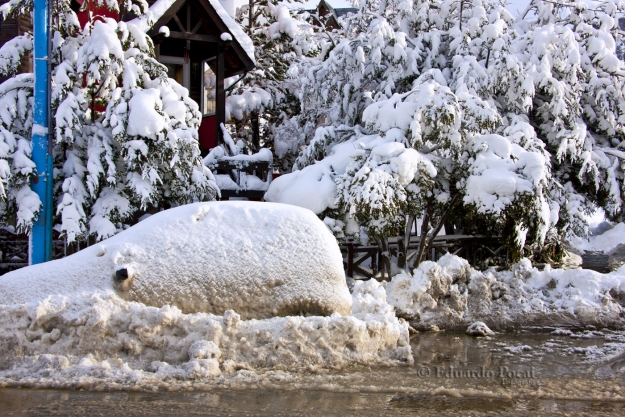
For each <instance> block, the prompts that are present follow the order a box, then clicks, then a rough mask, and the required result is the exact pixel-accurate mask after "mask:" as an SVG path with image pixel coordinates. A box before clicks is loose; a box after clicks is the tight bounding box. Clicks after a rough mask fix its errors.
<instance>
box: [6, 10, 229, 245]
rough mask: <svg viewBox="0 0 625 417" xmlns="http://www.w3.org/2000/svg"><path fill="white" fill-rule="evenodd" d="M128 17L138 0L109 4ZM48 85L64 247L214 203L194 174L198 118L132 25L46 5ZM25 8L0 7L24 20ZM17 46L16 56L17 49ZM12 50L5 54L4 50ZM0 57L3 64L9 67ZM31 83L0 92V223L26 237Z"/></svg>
mask: <svg viewBox="0 0 625 417" xmlns="http://www.w3.org/2000/svg"><path fill="white" fill-rule="evenodd" d="M106 5H107V6H108V7H109V9H113V10H117V11H119V10H120V9H121V10H122V11H124V12H127V13H133V14H134V15H135V16H141V15H143V14H144V13H145V12H146V11H147V3H145V2H144V1H143V0H140V1H136V2H135V1H132V2H130V1H121V2H117V1H107V3H106ZM53 8H54V9H53V10H52V13H51V15H52V16H53V20H52V31H51V36H52V40H53V45H52V51H53V55H52V57H51V58H52V62H51V68H52V70H51V77H52V80H53V89H52V92H51V98H52V103H51V105H52V116H53V120H52V121H51V123H52V127H53V132H54V134H53V140H54V149H53V152H54V155H53V156H54V167H55V168H54V182H55V189H54V192H55V205H56V216H57V218H56V220H55V223H56V226H55V228H56V229H57V230H58V231H60V232H61V233H62V234H63V235H64V236H65V237H66V238H67V240H68V241H70V242H71V241H74V240H76V239H84V238H85V237H87V236H89V235H95V236H96V237H97V238H98V239H102V238H106V237H108V236H111V235H113V234H115V233H116V232H117V231H118V230H120V228H121V227H122V225H124V224H129V223H132V222H133V221H134V220H133V219H134V217H135V216H137V214H138V213H141V212H145V211H147V210H149V209H154V208H163V207H168V206H171V205H179V204H185V203H188V202H192V201H197V200H211V199H214V198H215V195H216V193H217V192H218V189H217V187H216V185H215V183H214V180H213V177H212V174H211V173H210V171H209V170H208V169H207V168H206V167H204V166H203V165H202V162H201V159H200V152H199V148H198V143H197V129H198V126H199V121H200V114H199V111H198V106H197V104H196V103H195V102H194V101H192V100H191V99H190V98H189V96H188V91H187V90H186V89H184V88H183V87H181V86H180V85H178V84H177V83H176V82H175V81H174V80H172V79H169V78H167V72H166V68H165V67H164V66H163V65H161V64H159V63H158V62H157V61H156V59H155V58H154V46H153V43H152V41H151V39H150V38H149V37H148V36H147V35H146V34H145V33H144V32H142V31H141V30H140V29H139V28H138V27H136V26H134V25H133V24H131V23H125V22H116V21H114V20H112V19H108V18H94V19H93V20H92V21H91V22H89V23H88V24H87V25H86V26H85V27H84V28H80V27H79V26H78V19H77V17H76V14H75V13H74V12H73V11H72V9H71V8H70V4H69V1H68V0H59V1H57V2H54V3H53ZM30 10H32V2H28V1H23V0H14V1H11V2H9V3H7V4H5V5H3V6H2V13H3V14H4V16H10V15H14V14H18V13H27V12H30ZM15 45H18V46H19V47H16V46H15ZM11 48H12V49H11ZM31 49H32V40H31V39H30V35H25V36H24V37H20V38H17V39H16V40H14V41H13V42H10V43H8V44H6V45H5V46H4V47H3V48H2V49H1V50H0V58H4V59H0V68H1V69H3V70H4V74H5V75H11V74H12V72H14V68H15V65H14V61H15V58H14V57H15V53H14V52H15V51H17V52H19V54H20V55H23V54H25V53H29V51H30V50H31ZM6 57H9V58H8V59H7V58H6ZM32 82H33V76H32V74H22V75H18V76H15V77H13V78H10V79H8V80H7V81H6V82H5V83H4V84H2V86H0V106H1V107H0V113H1V114H3V115H6V117H2V120H1V126H0V150H1V151H0V152H2V153H0V167H1V168H3V169H2V170H1V172H0V179H1V183H2V187H3V189H2V191H4V192H3V193H2V195H1V197H2V205H1V206H0V221H1V222H2V223H4V224H15V225H16V226H17V227H18V229H19V230H20V231H23V232H28V231H29V229H30V227H31V225H32V222H33V219H34V218H35V216H36V214H37V212H38V208H39V205H40V202H39V200H38V197H37V196H36V195H34V194H33V193H32V192H29V191H28V190H27V187H28V184H29V182H30V181H31V180H32V177H33V175H36V172H35V167H34V164H33V163H32V161H31V160H30V156H31V143H30V140H31V129H32V112H31V108H32Z"/></svg>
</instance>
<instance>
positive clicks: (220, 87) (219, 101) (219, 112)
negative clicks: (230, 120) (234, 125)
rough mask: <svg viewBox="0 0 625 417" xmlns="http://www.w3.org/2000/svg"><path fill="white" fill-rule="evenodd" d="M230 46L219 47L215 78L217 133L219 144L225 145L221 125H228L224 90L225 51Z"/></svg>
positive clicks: (219, 45) (224, 43) (222, 45)
mask: <svg viewBox="0 0 625 417" xmlns="http://www.w3.org/2000/svg"><path fill="white" fill-rule="evenodd" d="M228 46H229V42H219V44H218V45H217V59H216V67H217V68H215V69H216V71H215V76H216V78H217V80H216V81H217V85H216V87H217V96H216V97H215V106H216V107H217V108H216V109H215V116H216V118H217V123H216V124H215V125H216V126H215V127H216V129H217V131H216V132H215V134H216V136H215V137H216V138H217V144H218V145H220V144H223V143H224V140H223V133H222V131H221V124H222V123H226V90H225V88H224V50H225V49H226V48H227V47H228Z"/></svg>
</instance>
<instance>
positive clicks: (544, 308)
mask: <svg viewBox="0 0 625 417" xmlns="http://www.w3.org/2000/svg"><path fill="white" fill-rule="evenodd" d="M386 290H387V294H388V300H389V303H390V304H392V305H393V306H395V309H396V312H397V314H398V315H399V316H400V317H405V318H407V319H410V320H411V323H412V325H413V326H416V327H418V328H428V327H430V326H433V325H436V326H439V327H441V328H454V329H460V328H465V327H466V326H468V325H470V324H471V323H473V322H475V321H483V322H484V323H485V324H486V325H487V326H489V327H491V328H496V329H500V328H507V327H518V326H528V325H550V324H555V325H597V326H618V327H622V326H623V319H622V317H623V315H625V268H621V269H619V270H618V271H615V272H613V273H610V274H600V273H597V272H594V271H590V270H582V269H580V270H562V269H554V270H551V269H548V268H547V269H546V270H545V271H539V270H537V269H536V268H532V266H531V263H530V261H529V260H527V259H524V260H522V261H520V262H519V263H517V264H516V265H514V266H513V268H512V270H511V271H502V272H496V271H494V270H492V269H491V270H487V271H484V272H479V271H476V270H473V269H471V268H470V266H469V264H468V263H467V261H465V260H464V259H462V258H459V257H457V256H454V255H450V254H447V255H445V256H443V257H442V258H441V259H440V260H439V261H438V262H437V263H434V262H430V261H427V262H423V263H422V264H421V265H419V267H418V268H417V269H415V270H414V275H413V276H410V275H408V274H399V275H397V276H395V277H393V279H392V280H391V282H390V283H388V285H387V287H386Z"/></svg>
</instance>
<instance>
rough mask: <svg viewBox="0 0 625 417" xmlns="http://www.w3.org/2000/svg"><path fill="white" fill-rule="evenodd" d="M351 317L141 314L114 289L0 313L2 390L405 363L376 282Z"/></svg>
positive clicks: (136, 385) (147, 310) (149, 310)
mask: <svg viewBox="0 0 625 417" xmlns="http://www.w3.org/2000/svg"><path fill="white" fill-rule="evenodd" d="M353 297H354V308H353V316H341V315H339V314H334V315H332V316H331V317H319V316H313V317H302V316H292V317H276V318H271V319H265V320H241V318H240V316H239V315H238V314H237V313H235V312H234V311H231V310H230V311H227V312H226V313H225V314H224V315H223V316H214V315H209V314H205V313H194V314H183V313H182V312H181V311H180V310H179V309H178V308H176V307H170V306H164V307H161V308H156V307H147V306H145V305H143V304H140V303H136V302H128V301H124V300H122V299H120V298H119V297H118V296H117V295H116V294H115V293H114V292H113V291H111V290H107V291H101V292H98V293H96V294H93V295H91V296H88V295H81V296H74V297H71V298H70V297H67V296H50V297H48V298H46V299H45V300H43V301H40V302H31V303H25V304H17V305H4V306H0V352H2V355H0V387H2V386H29V387H57V388H61V387H64V388H92V389H129V388H132V389H157V388H161V389H168V388H171V387H176V386H177V387H180V386H181V385H182V386H184V385H185V384H187V383H191V382H192V383H193V384H201V383H202V382H203V381H204V382H208V381H214V380H215V379H216V378H226V379H227V378H244V377H246V375H248V374H249V375H252V376H253V375H256V374H257V372H262V371H263V370H269V369H271V370H273V371H275V370H285V371H306V372H316V371H318V370H322V369H329V368H330V369H337V368H343V367H346V366H349V365H354V364H363V365H385V364H387V365H388V364H401V363H411V362H412V361H413V359H412V355H411V349H410V345H409V337H408V325H407V323H406V322H404V321H403V320H400V319H397V318H396V317H395V314H394V312H393V308H392V307H391V306H390V305H388V304H387V303H386V302H385V299H384V289H383V288H382V287H381V286H380V284H378V283H377V282H376V281H373V280H372V281H369V282H359V283H357V284H356V286H355V288H354V292H353Z"/></svg>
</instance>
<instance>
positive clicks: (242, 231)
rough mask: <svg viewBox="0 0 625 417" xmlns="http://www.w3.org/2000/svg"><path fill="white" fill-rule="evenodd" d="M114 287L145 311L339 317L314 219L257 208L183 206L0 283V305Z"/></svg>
mask: <svg viewBox="0 0 625 417" xmlns="http://www.w3.org/2000/svg"><path fill="white" fill-rule="evenodd" d="M107 289H108V290H113V289H114V290H115V291H117V293H118V294H119V295H120V296H121V297H122V298H124V299H126V300H129V301H130V300H131V301H139V302H142V303H144V304H146V305H152V306H157V307H161V306H165V305H168V304H169V305H175V306H177V307H178V308H180V309H181V310H182V311H183V312H185V313H192V312H199V311H202V312H210V313H214V314H224V312H225V311H226V310H229V309H234V310H236V311H237V312H238V313H239V314H240V315H241V316H242V317H244V318H266V317H271V316H284V315H289V314H300V313H304V314H320V315H329V314H332V313H333V312H338V313H341V314H343V315H346V314H349V313H350V310H351V298H350V296H349V291H348V289H347V285H346V283H345V275H344V272H343V259H342V257H341V252H340V250H339V247H338V245H337V243H336V240H335V239H334V237H333V236H332V234H331V233H330V232H329V231H328V230H327V228H326V227H325V225H324V224H323V222H321V221H320V220H319V219H318V218H317V217H316V216H315V215H314V214H313V213H311V212H310V211H308V210H303V209H300V208H297V207H292V206H286V205H279V204H270V203H253V202H243V201H241V202H209V203H196V204H190V205H186V206H181V207H178V208H175V209H170V210H167V211H163V212H161V213H158V214H156V215H154V216H151V217H149V218H147V219H146V220H144V221H142V222H141V223H139V224H137V225H136V226H134V227H132V228H130V229H128V230H126V231H124V232H122V233H120V234H118V235H116V236H114V237H112V238H110V239H107V240H105V241H103V242H101V243H99V244H96V245H94V246H92V247H89V248H87V249H85V250H83V251H81V252H79V253H76V254H74V255H72V256H69V257H67V258H64V259H60V260H57V261H53V262H49V263H46V264H40V265H34V266H31V267H28V268H23V269H20V270H17V271H13V272H11V273H8V274H6V275H4V276H2V278H0V304H17V303H19V304H21V303H26V302H31V301H33V302H37V301H40V300H42V299H44V298H46V297H47V296H48V295H51V294H52V295H54V294H62V295H72V294H93V293H95V292H97V291H101V290H107Z"/></svg>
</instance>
